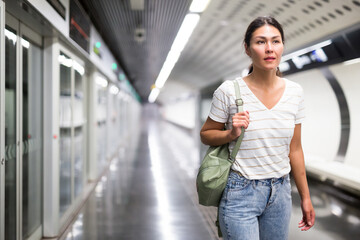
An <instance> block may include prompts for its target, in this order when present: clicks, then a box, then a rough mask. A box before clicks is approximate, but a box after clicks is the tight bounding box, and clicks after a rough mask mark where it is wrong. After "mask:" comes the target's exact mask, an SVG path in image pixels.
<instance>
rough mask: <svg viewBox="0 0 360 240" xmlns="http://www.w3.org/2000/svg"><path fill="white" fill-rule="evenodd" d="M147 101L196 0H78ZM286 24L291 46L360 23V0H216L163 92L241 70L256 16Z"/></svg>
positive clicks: (175, 92) (169, 94) (165, 96)
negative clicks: (248, 30)
mask: <svg viewBox="0 0 360 240" xmlns="http://www.w3.org/2000/svg"><path fill="white" fill-rule="evenodd" d="M79 2H80V3H81V4H82V5H83V7H84V9H85V10H86V11H87V12H88V14H89V16H90V18H91V20H92V22H93V23H94V25H95V27H96V28H97V30H98V31H99V33H100V34H101V35H102V37H103V39H104V40H105V42H106V43H107V45H108V46H109V47H110V49H111V50H112V52H113V54H114V55H115V57H116V58H117V60H118V61H119V63H120V64H121V67H122V68H123V69H124V71H125V73H126V74H127V76H128V79H129V80H130V82H131V83H132V84H133V86H134V87H135V89H136V90H137V92H138V93H139V95H140V97H141V98H142V99H143V101H147V98H148V95H149V93H150V90H151V86H152V85H153V84H154V83H155V80H156V78H157V75H158V73H159V72H160V69H161V67H162V65H163V63H164V61H165V59H166V56H167V54H168V52H169V50H170V48H171V45H172V42H173V41H174V38H175V36H176V33H177V31H178V29H179V28H180V25H181V23H182V20H183V19H184V17H185V15H186V14H187V13H188V9H189V6H190V4H191V0H106V1H98V0H79ZM264 15H271V16H274V17H275V18H276V19H277V20H278V21H279V22H280V23H281V24H282V25H283V27H284V31H285V53H286V52H291V51H293V50H295V49H298V48H300V47H303V46H306V45H308V44H310V43H313V42H315V41H319V40H321V39H324V38H325V37H326V36H329V35H331V34H334V33H336V32H338V31H340V30H343V29H344V28H347V27H350V26H353V25H355V24H360V0H342V1H335V0H315V1H313V0H310V1H304V0H274V1H261V0H211V2H210V4H209V5H208V7H207V9H206V10H205V12H203V13H202V15H201V19H200V21H199V23H198V26H197V27H196V28H195V30H194V32H193V34H192V36H191V37H190V39H189V42H188V43H187V45H186V47H185V49H184V50H183V52H182V54H181V56H180V58H179V61H178V62H177V64H176V65H175V67H174V69H173V71H172V73H171V75H170V77H169V80H168V81H167V82H166V84H165V86H164V88H163V89H162V91H161V94H160V96H159V100H160V102H166V101H168V100H169V98H176V97H179V94H181V93H182V92H184V91H192V90H193V89H199V88H203V87H205V86H208V85H210V84H213V83H215V82H218V81H221V80H223V79H225V78H228V77H233V76H235V75H240V74H241V72H242V71H243V69H245V68H246V67H247V66H248V65H249V64H250V60H249V59H248V57H247V56H246V54H245V53H244V48H243V44H242V42H243V35H244V33H245V30H246V27H247V25H248V24H249V23H250V22H251V21H252V20H253V19H254V18H256V17H257V16H264Z"/></svg>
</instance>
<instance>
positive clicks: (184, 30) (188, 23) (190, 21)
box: [148, 13, 200, 102]
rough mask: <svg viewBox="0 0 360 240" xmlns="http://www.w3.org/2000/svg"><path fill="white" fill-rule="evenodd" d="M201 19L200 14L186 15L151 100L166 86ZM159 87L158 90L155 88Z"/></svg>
mask: <svg viewBox="0 0 360 240" xmlns="http://www.w3.org/2000/svg"><path fill="white" fill-rule="evenodd" d="M199 19H200V15H199V14H194V13H189V14H187V15H186V16H185V18H184V21H183V23H182V24H181V27H180V29H179V32H178V33H177V35H176V38H175V40H174V42H173V44H172V46H171V49H170V52H169V53H168V56H167V57H166V60H165V62H164V65H163V67H162V68H161V70H160V73H159V75H158V77H157V79H156V81H155V86H156V88H154V89H153V90H152V91H151V93H150V96H149V98H148V99H149V102H155V100H156V98H157V96H158V95H159V93H160V89H161V88H162V87H163V86H164V84H165V82H166V81H167V79H168V77H169V76H170V73H171V71H172V69H173V68H174V66H175V64H176V62H177V60H178V59H179V57H180V54H181V52H182V50H183V49H184V47H185V45H186V43H187V42H188V40H189V38H190V36H191V34H192V32H193V31H194V29H195V27H196V25H197V24H198V22H199ZM155 89H157V90H155Z"/></svg>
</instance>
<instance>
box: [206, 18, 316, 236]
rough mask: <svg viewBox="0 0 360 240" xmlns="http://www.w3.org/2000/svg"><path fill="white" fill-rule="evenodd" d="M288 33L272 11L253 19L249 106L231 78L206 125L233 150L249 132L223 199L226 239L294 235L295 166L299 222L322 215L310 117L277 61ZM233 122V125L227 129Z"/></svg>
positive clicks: (210, 141) (212, 139)
mask: <svg viewBox="0 0 360 240" xmlns="http://www.w3.org/2000/svg"><path fill="white" fill-rule="evenodd" d="M283 43H284V33H283V29H282V27H281V25H280V24H279V23H278V22H277V21H276V20H275V19H274V18H272V17H259V18H257V19H255V20H254V21H253V22H252V23H250V25H249V27H248V29H247V31H246V34H245V39H244V46H245V50H246V54H247V55H248V56H249V57H250V58H251V60H252V66H251V68H250V72H249V75H247V76H246V77H244V78H238V79H236V81H238V82H239V85H240V91H241V96H242V99H243V101H244V105H243V108H244V112H240V113H236V109H237V108H236V105H235V90H234V86H233V83H232V82H231V81H225V82H224V83H223V84H222V85H221V86H220V87H219V88H218V89H217V90H216V91H215V92H214V97H213V102H212V106H211V110H210V114H209V117H208V119H207V120H206V122H205V124H204V126H203V127H202V129H201V133H200V135H201V140H202V142H203V143H204V144H207V145H211V146H219V145H222V144H226V143H229V149H230V151H231V150H232V148H233V146H234V144H235V142H236V139H237V138H238V137H239V136H240V134H241V127H244V129H245V130H244V131H245V133H244V139H243V141H242V143H241V147H240V150H239V152H238V154H237V157H236V161H235V163H234V164H233V165H232V170H231V172H230V174H229V179H228V182H227V186H226V188H225V190H224V193H223V196H222V199H221V202H220V205H219V222H220V228H221V231H222V234H223V236H224V239H245V240H247V239H249V240H253V239H274V240H275V239H276V240H281V239H287V238H288V229H289V222H290V215H291V205H292V204H291V188H290V180H289V172H290V170H291V173H292V176H293V178H294V180H295V183H296V186H297V189H298V192H299V194H300V198H301V208H302V212H303V218H302V219H301V221H300V222H299V228H301V230H303V231H307V230H309V229H310V228H311V227H312V226H313V225H314V222H315V212H314V208H313V206H312V203H311V199H310V193H309V189H308V184H307V180H306V172H305V165H304V155H303V151H302V146H301V122H302V120H303V118H304V100H303V91H302V88H301V87H300V85H298V84H296V83H294V82H291V81H289V80H287V79H285V78H281V77H280V74H279V71H278V66H279V64H280V60H281V56H282V53H283V50H284V44H283ZM223 129H226V130H223Z"/></svg>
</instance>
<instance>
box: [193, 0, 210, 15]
mask: <svg viewBox="0 0 360 240" xmlns="http://www.w3.org/2000/svg"><path fill="white" fill-rule="evenodd" d="M209 2H210V0H193V1H192V3H191V5H190V9H189V10H190V12H196V13H201V12H203V11H205V9H206V7H207V6H208V4H209Z"/></svg>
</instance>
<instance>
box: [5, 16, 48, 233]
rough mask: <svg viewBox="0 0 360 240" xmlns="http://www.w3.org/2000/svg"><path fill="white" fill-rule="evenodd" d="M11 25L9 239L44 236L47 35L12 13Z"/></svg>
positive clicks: (7, 66)
mask: <svg viewBox="0 0 360 240" xmlns="http://www.w3.org/2000/svg"><path fill="white" fill-rule="evenodd" d="M5 24H6V25H5V29H4V31H3V32H4V35H5V36H4V44H5V50H4V51H5V52H4V53H3V52H1V55H5V86H4V93H5V94H4V98H5V100H4V101H5V104H4V105H5V106H4V108H5V109H4V110H5V111H3V110H2V112H1V113H2V114H4V112H5V114H4V115H5V117H4V118H5V119H4V123H5V124H4V125H5V129H4V133H2V134H4V142H5V147H4V150H5V152H4V153H5V156H4V159H5V160H4V168H5V174H4V182H2V183H1V184H2V185H4V208H1V209H2V210H3V209H4V219H3V225H4V231H3V234H4V238H5V239H9V240H12V239H29V238H41V228H42V217H41V216H42V163H43V157H42V155H43V147H42V146H43V140H42V139H43V133H42V122H43V121H42V119H43V107H42V102H43V100H42V95H43V90H42V84H43V81H42V79H43V77H42V73H43V69H42V65H43V60H42V55H43V50H42V46H41V44H42V38H41V36H40V35H38V34H36V33H35V32H34V31H32V30H31V29H30V28H28V27H26V26H25V25H23V24H22V23H21V22H20V21H18V20H17V19H16V18H15V17H13V16H12V15H10V14H8V13H6V15H5ZM2 96H3V94H2ZM2 126H3V125H2Z"/></svg>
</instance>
